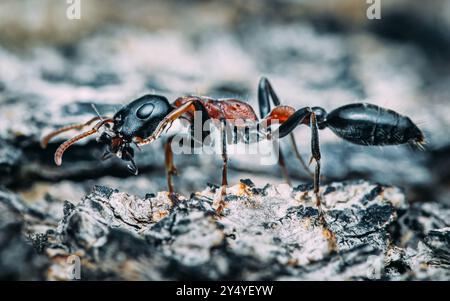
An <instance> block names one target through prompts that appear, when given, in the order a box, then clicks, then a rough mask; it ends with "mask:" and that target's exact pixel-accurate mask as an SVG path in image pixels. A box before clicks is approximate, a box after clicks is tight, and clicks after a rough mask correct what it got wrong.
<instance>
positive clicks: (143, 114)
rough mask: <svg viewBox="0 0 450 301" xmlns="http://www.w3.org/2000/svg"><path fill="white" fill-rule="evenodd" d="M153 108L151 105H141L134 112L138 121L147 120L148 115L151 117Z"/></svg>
mask: <svg viewBox="0 0 450 301" xmlns="http://www.w3.org/2000/svg"><path fill="white" fill-rule="evenodd" d="M154 108H155V106H154V105H153V104H151V103H146V104H143V105H142V106H141V107H140V108H139V109H138V110H137V111H136V116H137V118H139V119H147V118H148V117H150V115H152V112H153V109H154Z"/></svg>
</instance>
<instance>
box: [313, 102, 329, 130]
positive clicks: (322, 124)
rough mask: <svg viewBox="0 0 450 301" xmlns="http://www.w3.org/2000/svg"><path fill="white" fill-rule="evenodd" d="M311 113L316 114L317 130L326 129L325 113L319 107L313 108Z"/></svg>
mask: <svg viewBox="0 0 450 301" xmlns="http://www.w3.org/2000/svg"><path fill="white" fill-rule="evenodd" d="M312 111H313V112H314V113H315V114H316V119H317V126H318V127H319V129H321V130H322V129H324V128H326V127H327V115H328V113H327V111H325V109H323V108H321V107H313V108H312Z"/></svg>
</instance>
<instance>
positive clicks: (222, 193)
mask: <svg viewBox="0 0 450 301" xmlns="http://www.w3.org/2000/svg"><path fill="white" fill-rule="evenodd" d="M225 126H226V125H225V123H224V121H222V129H221V131H222V161H223V164H222V186H221V189H220V199H219V205H218V206H217V209H216V213H217V215H221V214H222V211H223V209H224V208H225V197H226V194H227V186H228V154H227V135H226V128H225Z"/></svg>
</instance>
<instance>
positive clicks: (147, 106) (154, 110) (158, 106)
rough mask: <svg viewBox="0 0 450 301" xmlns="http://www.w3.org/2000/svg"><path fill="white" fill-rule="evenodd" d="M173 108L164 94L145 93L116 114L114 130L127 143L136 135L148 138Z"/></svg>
mask: <svg viewBox="0 0 450 301" xmlns="http://www.w3.org/2000/svg"><path fill="white" fill-rule="evenodd" d="M172 110H173V108H172V106H171V105H170V104H169V101H168V100H167V98H165V97H164V96H160V95H145V96H143V97H141V98H138V99H136V100H134V101H133V102H131V103H130V104H128V105H126V106H124V107H123V108H122V109H120V110H119V111H118V112H117V113H116V114H115V115H114V117H113V121H114V124H113V128H112V131H113V132H114V133H115V134H116V135H117V136H118V137H120V138H122V139H124V140H125V141H126V142H127V143H129V142H131V141H132V139H133V138H134V137H139V138H146V137H148V136H150V135H151V134H152V133H153V132H154V131H155V129H156V127H157V126H158V124H159V123H160V122H161V121H162V120H163V119H164V117H166V116H167V115H168V114H169V113H170V112H171V111H172Z"/></svg>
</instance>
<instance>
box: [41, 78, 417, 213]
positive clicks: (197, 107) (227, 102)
mask: <svg viewBox="0 0 450 301" xmlns="http://www.w3.org/2000/svg"><path fill="white" fill-rule="evenodd" d="M258 102H259V111H260V117H261V118H262V119H261V120H259V118H258V117H257V115H256V113H255V111H254V110H253V108H252V107H251V106H250V105H249V104H247V103H245V102H242V101H240V100H237V99H212V98H208V97H200V96H184V97H180V98H178V99H176V100H175V101H174V102H173V103H172V104H171V103H169V101H168V100H167V98H166V97H164V96H161V95H153V94H150V95H145V96H142V97H140V98H138V99H136V100H134V101H132V102H131V103H129V104H128V105H125V106H124V107H122V108H121V109H120V110H119V111H118V112H116V113H115V115H114V116H113V117H112V118H108V117H102V116H100V115H99V114H98V112H97V114H98V117H95V118H93V119H91V120H89V121H88V122H86V123H84V124H75V125H69V126H66V127H63V128H60V129H58V130H56V131H53V132H51V133H50V134H48V135H47V136H45V137H44V138H43V139H42V141H41V145H42V147H46V146H47V144H48V143H49V141H50V139H52V138H53V137H55V136H56V135H58V134H60V133H63V132H66V131H69V130H73V129H77V130H81V129H83V128H85V127H87V126H89V125H91V124H93V123H94V122H97V123H96V124H95V125H94V127H93V128H92V129H90V130H89V131H87V132H83V133H81V134H79V135H77V136H75V137H73V138H72V139H69V140H67V141H66V142H64V143H63V144H61V146H59V148H58V149H57V150H56V152H55V157H54V159H55V163H56V165H58V166H59V165H61V163H62V156H63V154H64V152H65V151H66V150H67V149H68V148H69V147H70V146H71V145H73V144H74V143H76V142H77V141H79V140H81V139H83V138H86V137H88V136H90V135H93V134H94V133H97V132H100V136H99V137H98V138H97V141H98V142H100V143H103V144H106V145H107V151H106V153H105V154H104V155H103V158H104V159H106V158H109V157H111V156H112V155H116V156H117V157H119V158H121V159H122V160H124V161H127V162H129V164H128V169H129V170H130V171H131V172H132V173H133V174H135V175H137V173H138V170H137V167H136V163H135V161H134V150H133V148H132V146H131V145H132V143H134V144H135V145H136V146H138V147H139V146H143V145H146V144H149V143H151V142H153V141H155V140H156V139H158V138H159V137H160V136H161V134H162V133H163V131H164V130H165V129H167V130H168V128H170V126H171V125H172V122H174V121H175V120H176V119H178V118H185V119H187V120H189V121H190V122H191V125H192V124H193V122H194V113H195V114H197V113H201V115H200V118H201V119H202V120H201V122H202V124H204V123H205V122H207V121H208V120H210V119H214V120H219V121H220V122H221V124H222V127H221V132H222V143H221V144H222V145H221V148H222V159H223V166H222V186H221V199H220V202H219V206H218V207H217V209H216V212H217V214H218V215H220V214H221V212H222V210H223V209H224V206H225V201H224V198H225V195H226V187H227V185H228V181H227V162H228V155H227V151H226V147H227V141H228V143H237V141H236V139H233V141H232V142H230V140H227V131H226V129H225V126H224V122H225V121H234V120H238V119H240V120H244V121H246V122H249V123H251V124H257V125H259V124H262V122H268V123H269V124H271V122H272V121H278V122H279V124H280V126H279V127H278V128H277V129H276V134H277V136H276V137H278V138H283V137H285V136H287V135H289V136H290V138H291V142H292V146H293V148H294V153H295V155H296V157H297V158H298V159H299V160H300V163H301V165H302V166H303V167H304V168H305V169H306V170H307V171H308V172H309V169H308V166H307V165H306V164H305V162H304V161H303V159H302V158H301V156H300V153H299V151H298V149H297V146H296V142H295V139H294V136H293V134H292V132H293V130H294V129H295V128H296V127H297V126H299V125H306V126H309V128H310V130H311V159H310V161H309V164H311V163H312V162H313V161H314V162H315V170H314V173H313V174H312V175H313V179H314V180H313V184H314V194H315V200H316V206H317V208H318V210H319V216H322V218H321V220H322V222H324V219H323V214H322V209H321V198H320V194H319V188H320V167H321V165H320V160H321V154H320V147H319V130H322V129H325V128H329V129H331V130H332V131H333V132H334V133H335V134H336V135H337V136H339V137H340V138H342V139H344V140H347V141H349V142H352V143H355V144H360V145H368V146H370V145H379V146H383V145H398V144H405V143H409V144H412V145H416V146H418V147H422V146H423V144H425V138H424V135H423V134H422V132H421V130H420V129H419V128H418V127H417V126H416V125H415V124H414V123H413V122H412V121H411V119H410V118H409V117H406V116H403V115H400V114H399V113H397V112H394V111H392V110H389V109H385V108H382V107H379V106H376V105H373V104H368V103H353V104H348V105H345V106H342V107H339V108H337V109H335V110H333V111H331V112H330V113H327V112H326V111H325V109H323V108H321V107H304V108H301V109H299V110H295V109H294V108H292V107H290V106H284V105H281V102H280V100H279V98H278V96H277V94H276V93H275V91H274V89H273V88H272V85H271V84H270V82H269V80H268V79H267V78H265V77H263V78H261V80H260V82H259V86H258ZM271 103H272V104H273V105H274V106H275V107H274V108H273V109H272V110H271ZM195 116H198V115H195ZM244 127H245V126H244ZM192 129H193V127H192V126H191V130H192ZM202 131H203V134H204V135H202V137H203V138H204V137H205V136H207V134H208V133H209V131H208V130H203V129H202ZM247 133H248V131H246V134H247ZM264 136H265V138H269V139H271V138H272V137H274V133H273V132H271V131H268V132H267V133H266V134H264ZM173 138H174V136H171V137H169V138H168V139H167V141H166V143H165V146H164V148H165V155H166V160H165V165H166V170H167V184H168V190H169V195H173V193H174V188H173V185H172V176H173V175H175V174H176V168H175V166H174V164H173V152H172V147H171V143H172V139H173ZM203 138H201V139H196V138H195V137H194V135H191V142H192V143H197V145H202V143H203V142H204V140H203ZM247 138H248V137H247ZM259 138H261V137H258V140H260V139H259ZM245 141H246V142H247V143H251V142H250V140H249V139H246V140H245ZM278 164H279V165H280V167H281V170H282V173H283V175H284V176H285V178H286V180H287V182H288V183H290V181H289V177H288V172H287V169H286V165H285V160H284V155H283V153H282V152H281V150H280V152H279V156H278Z"/></svg>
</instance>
